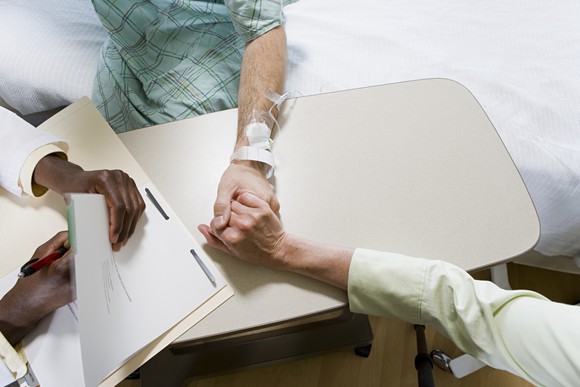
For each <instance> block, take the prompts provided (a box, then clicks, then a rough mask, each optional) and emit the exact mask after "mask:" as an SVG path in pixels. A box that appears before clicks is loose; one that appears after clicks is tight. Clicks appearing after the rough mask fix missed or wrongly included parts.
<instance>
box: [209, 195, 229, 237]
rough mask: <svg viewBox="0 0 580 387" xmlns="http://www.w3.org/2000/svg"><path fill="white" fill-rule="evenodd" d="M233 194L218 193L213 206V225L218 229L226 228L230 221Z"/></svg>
mask: <svg viewBox="0 0 580 387" xmlns="http://www.w3.org/2000/svg"><path fill="white" fill-rule="evenodd" d="M231 201H232V193H230V192H227V193H221V192H218V197H217V199H216V201H215V203H214V205H213V215H214V222H213V225H214V226H215V227H216V228H218V229H222V228H224V227H225V226H226V225H227V224H228V223H229V221H230V215H231V211H232V205H231Z"/></svg>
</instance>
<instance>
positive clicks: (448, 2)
mask: <svg viewBox="0 0 580 387" xmlns="http://www.w3.org/2000/svg"><path fill="white" fill-rule="evenodd" d="M71 1H72V0H67V1H64V2H58V1H56V0H30V1H29V2H18V1H13V0H2V1H0V10H2V7H5V9H10V12H12V15H15V16H13V17H12V18H11V20H10V23H11V25H13V26H15V27H13V28H12V27H11V28H12V29H8V30H6V28H8V24H4V25H3V26H4V29H2V28H0V55H1V56H2V60H1V61H0V75H2V74H3V75H2V76H1V77H0V86H2V83H4V82H5V81H7V79H8V78H11V79H12V78H13V77H12V75H11V74H17V75H18V78H15V79H18V81H17V82H12V83H11V85H12V86H11V87H12V89H13V90H17V91H18V92H19V93H21V94H19V95H18V98H17V99H18V101H19V102H18V103H19V105H18V106H17V107H18V110H20V111H21V112H26V113H28V112H34V111H37V110H38V109H37V106H25V105H26V101H27V98H29V97H30V95H28V94H27V93H28V91H25V90H27V89H28V88H36V89H37V90H38V93H37V98H36V100H35V99H34V98H32V97H30V98H29V99H30V100H31V101H36V103H37V105H38V103H39V102H38V101H39V100H41V103H42V104H43V106H44V107H45V108H47V109H48V108H51V107H56V106H59V105H62V104H63V103H70V102H72V101H73V100H74V99H76V98H77V96H81V95H90V94H91V84H90V82H88V81H87V80H86V79H87V74H88V73H90V72H92V71H94V63H96V61H97V56H98V46H99V42H100V41H102V40H104V37H105V35H104V33H103V31H99V29H98V28H95V20H96V17H95V15H94V12H91V11H90V8H89V7H91V4H90V1H89V0H82V1H75V2H74V3H75V8H74V9H75V12H74V13H61V11H62V10H63V9H64V8H67V7H70V6H71ZM44 2H49V3H50V7H49V9H48V10H45V11H43V12H46V15H49V14H50V15H61V17H60V18H59V17H57V16H54V17H53V16H51V17H52V18H53V19H52V23H51V24H50V27H47V26H46V23H47V22H49V21H50V20H47V19H46V18H44V19H43V18H42V17H41V16H39V12H38V11H39V10H41V9H42V6H43V5H42V3H44ZM33 4H36V5H33ZM15 7H16V8H18V7H20V8H21V9H20V10H18V9H16V8H15ZM83 7H84V8H83ZM27 9H29V10H30V13H31V14H32V15H33V18H30V19H26V20H23V21H22V23H19V21H18V20H17V18H18V17H20V18H22V17H24V15H27V14H28V12H27ZM69 9H70V8H69ZM285 13H286V16H287V23H286V30H287V35H288V46H289V68H288V80H287V89H288V90H296V91H298V92H300V93H301V94H302V95H311V94H317V93H324V92H331V91H337V90H345V89H352V88H358V87H364V86H372V85H378V84H385V83H394V82H401V81H408V80H413V79H423V78H449V79H453V80H455V81H458V82H460V83H462V84H463V85H464V86H465V87H467V88H468V89H469V90H470V91H471V92H472V93H473V95H474V96H475V97H476V98H477V99H478V101H479V102H480V103H481V105H482V107H483V109H484V110H485V111H486V112H487V114H488V115H489V117H490V119H491V122H492V123H493V124H494V126H495V127H496V129H497V131H498V132H499V134H500V136H501V138H502V139H503V141H504V143H505V145H506V147H507V149H508V151H509V152H510V154H511V156H512V158H513V159H514V162H515V164H516V166H517V167H518V169H519V171H520V173H521V175H522V177H523V179H524V181H525V183H526V185H527V187H528V189H529V191H530V194H531V196H532V199H533V201H534V203H535V205H536V208H537V211H538V214H539V217H540V222H541V228H542V233H541V238H540V241H539V243H538V245H537V246H536V250H537V251H539V252H541V253H543V254H546V255H568V256H576V257H579V256H580V23H578V21H579V20H580V2H578V1H577V0H559V1H557V2H554V1H548V0H514V1H509V2H505V1H501V0H489V1H485V2H484V1H481V2H465V1H462V0H440V1H437V2H434V1H427V0H409V1H389V0H361V1H358V2H354V3H353V2H347V1H344V0H300V1H299V2H297V3H295V4H292V5H290V6H288V7H286V10H285ZM4 15H5V16H6V15H7V13H4ZM1 16H2V15H0V17H1ZM71 17H72V18H74V25H72V26H71V25H68V24H67V22H66V20H69V19H70V18H71ZM31 21H36V22H31ZM41 21H42V23H40V22H41ZM23 25H24V26H26V29H24V30H23V29H22V26H23ZM18 26H20V29H19V31H21V32H20V37H21V38H22V36H26V39H27V40H30V41H29V42H27V43H26V46H23V47H18V48H19V49H18V50H16V51H14V46H13V43H11V42H13V40H14V39H13V37H11V36H10V32H11V31H14V29H15V28H17V27H18ZM35 26H37V27H35ZM38 26H40V27H38ZM0 27H1V26H0ZM27 31H28V33H27ZM71 31H74V32H73V33H71ZM49 32H50V34H49ZM22 34H25V35H22ZM48 36H54V37H57V39H56V41H50V42H48V41H46V39H47V37H48ZM71 36H73V37H74V38H75V41H79V42H85V43H84V44H82V45H81V46H82V47H79V46H78V45H77V44H75V43H74V42H71V40H70V38H71ZM63 37H66V39H65V40H64V46H63V45H62V40H63V39H64V38H63ZM35 39H37V40H38V41H36V40H35ZM59 39H60V41H61V45H60V46H59ZM32 40H35V41H36V43H37V46H38V44H40V47H45V48H48V49H46V50H42V51H38V50H36V51H33V50H28V51H27V50H25V49H24V48H25V47H33V46H34V45H33V43H34V42H33V41H32ZM39 42H40V43H39ZM58 47H61V48H58ZM9 50H11V51H9ZM55 51H56V53H57V54H58V55H54V53H55ZM7 52H10V53H11V55H17V56H18V61H16V60H15V57H10V58H8V57H7V56H6V54H7ZM91 57H94V63H93V62H92V60H91V59H90V58H91ZM8 59H10V61H9V60H8ZM8 62H10V63H11V66H12V67H11V68H10V71H5V70H6V66H5V64H6V63H8ZM17 63H24V64H31V63H35V64H37V65H40V66H41V68H42V70H43V71H42V72H41V73H40V74H28V73H29V72H33V71H35V70H32V67H33V66H29V65H26V66H24V65H18V64H17ZM49 68H51V69H52V70H51V71H52V72H54V74H56V76H51V75H47V72H46V70H47V69H49ZM51 74H52V73H51ZM67 74H68V75H67ZM74 74H76V75H78V76H79V77H80V78H78V79H83V81H82V82H79V81H73V82H72V84H71V83H70V81H71V80H73V79H74V77H73V76H72V75H74ZM59 77H62V79H63V80H62V82H61V81H59V79H60V78H59ZM88 78H89V79H90V78H91V77H88ZM28 80H30V82H29V83H26V82H27V81H28ZM55 81H57V83H59V84H62V85H61V86H64V87H60V89H59V88H57V87H56V86H54V85H53V83H54V82H55ZM4 89H6V87H4ZM55 89H56V90H55ZM61 89H62V90H61ZM53 90H55V92H54V93H51V91H53ZM83 90H84V91H83ZM3 93H4V94H3ZM6 93H7V92H6V90H3V89H2V87H0V98H4V99H5V100H6V101H7V102H9V103H10V101H14V97H15V95H14V93H15V92H13V93H12V95H6ZM38 95H40V98H38ZM25 97H26V98H25ZM51 102H53V104H52V105H54V106H52V105H51ZM14 105H15V104H13V107H14ZM506 216H509V214H506ZM490 243H492V242H490Z"/></svg>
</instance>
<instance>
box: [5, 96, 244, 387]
mask: <svg viewBox="0 0 580 387" xmlns="http://www.w3.org/2000/svg"><path fill="white" fill-rule="evenodd" d="M41 128H42V129H43V130H46V131H48V132H50V133H53V134H55V135H56V136H58V137H60V138H62V139H64V140H66V141H67V142H68V143H69V146H70V152H69V159H70V160H71V161H72V162H75V163H78V164H80V165H81V166H83V168H85V169H122V170H124V171H125V172H127V173H128V174H129V175H130V176H131V177H132V178H133V179H134V180H135V182H136V184H137V186H138V187H139V189H140V190H141V192H142V194H143V198H144V200H145V202H146V204H147V209H146V211H145V213H144V215H143V216H142V219H140V221H139V223H138V226H137V229H136V231H135V234H134V235H133V237H132V238H131V239H130V241H129V242H128V243H127V245H126V246H124V248H123V249H122V250H121V251H120V252H113V251H112V249H111V246H110V243H109V241H108V211H107V208H106V204H105V203H104V198H103V197H102V196H100V195H88V194H71V195H69V197H68V203H69V206H68V208H69V223H70V225H69V226H70V235H69V238H70V239H71V242H72V244H73V249H74V252H75V260H74V262H75V264H74V266H75V273H76V278H75V281H76V290H77V296H78V298H77V302H76V303H73V304H71V305H68V306H65V307H63V308H60V309H59V310H57V311H56V312H55V313H53V314H52V315H51V316H48V317H47V318H46V319H44V320H43V321H41V323H40V324H39V325H38V326H37V328H36V329H35V330H34V331H33V332H32V333H31V334H30V335H28V336H27V337H26V338H25V339H24V340H23V343H24V346H25V351H26V354H27V357H28V360H29V363H30V364H31V367H32V370H33V371H34V373H35V375H36V377H37V378H38V380H39V382H40V384H41V385H42V386H43V387H50V386H64V385H74V386H82V385H86V386H96V385H101V386H112V385H115V384H117V383H119V382H120V381H121V380H123V379H124V378H125V377H126V376H127V375H129V374H130V373H131V372H133V371H134V370H135V369H137V368H138V367H139V366H140V365H142V364H144V363H145V362H146V361H147V360H148V359H150V358H151V357H153V356H154V355H155V354H156V353H158V352H159V351H160V350H162V349H163V348H165V347H166V346H167V345H169V344H170V343H171V342H173V341H174V340H175V339H176V338H177V337H179V336H180V335H181V334H183V333H184V332H185V331H187V330H189V329H190V328H191V327H192V326H194V325H195V324H196V323H197V322H199V321H200V320H201V319H203V318H204V317H205V316H206V315H208V314H209V313H211V311H212V310H214V309H215V308H217V307H218V306H219V305H220V304H221V303H223V302H224V301H226V300H227V299H228V298H230V297H231V296H232V295H233V291H232V289H231V287H230V286H229V285H228V284H227V283H226V281H225V280H224V278H223V277H222V276H221V274H220V273H219V271H218V270H217V268H216V267H215V266H214V265H213V264H212V262H211V260H210V259H209V258H208V257H207V256H206V255H205V254H204V252H203V250H202V249H201V247H200V246H199V245H198V244H197V242H196V241H195V239H194V238H193V237H192V236H191V234H190V233H189V231H188V230H187V229H186V228H185V226H184V225H183V223H182V222H181V221H180V220H179V218H178V217H177V216H176V214H175V213H174V212H173V211H172V209H171V207H170V206H169V204H168V203H167V202H165V200H164V198H163V197H162V195H161V194H160V193H159V191H158V190H157V188H156V187H155V186H154V184H153V183H152V182H151V181H150V180H149V179H148V177H147V175H146V174H145V172H144V171H143V170H142V169H141V167H140V166H139V165H138V163H137V162H136V161H135V159H134V158H133V157H132V155H131V154H130V153H129V151H128V150H127V149H126V148H125V146H124V145H123V143H122V142H121V141H120V140H119V138H118V137H117V135H116V134H115V133H114V132H113V131H112V130H111V128H110V127H109V126H108V124H107V122H106V121H105V120H104V119H103V118H102V117H101V115H100V114H99V112H98V111H97V110H96V109H95V107H94V106H93V105H92V104H91V102H90V100H88V99H87V98H84V99H82V100H80V101H78V102H76V103H74V104H73V105H71V106H69V107H68V108H66V109H64V110H63V111H61V112H60V113H58V114H57V115H56V116H54V117H52V118H51V119H50V120H48V121H47V122H46V123H44V124H43V125H42V126H41ZM0 211H1V212H2V214H3V216H2V218H0V230H1V232H2V235H3V237H4V238H6V239H5V240H7V241H13V243H9V244H8V245H9V246H7V249H6V253H7V254H6V257H8V259H6V260H4V261H2V263H1V266H0V274H1V275H8V277H5V278H4V279H3V281H2V282H7V283H9V282H11V281H15V279H16V278H15V272H14V270H15V269H17V268H18V267H19V266H20V265H22V263H24V262H25V261H26V260H28V259H29V258H30V256H31V254H32V253H33V252H34V250H35V249H36V247H37V246H39V245H40V244H42V243H44V242H45V241H46V240H48V239H49V238H50V237H51V236H52V235H54V234H55V233H56V232H57V231H60V230H62V229H66V228H67V220H66V213H67V209H66V206H65V204H64V201H63V200H62V198H60V197H59V196H58V195H55V194H54V193H48V194H47V195H45V197H43V198H40V199H36V200H34V199H31V198H20V199H19V198H14V197H11V196H10V195H9V194H7V193H5V192H1V193H0ZM23 239H25V240H26V243H18V242H17V241H22V240H23ZM13 277H14V278H13ZM12 283H13V282H12Z"/></svg>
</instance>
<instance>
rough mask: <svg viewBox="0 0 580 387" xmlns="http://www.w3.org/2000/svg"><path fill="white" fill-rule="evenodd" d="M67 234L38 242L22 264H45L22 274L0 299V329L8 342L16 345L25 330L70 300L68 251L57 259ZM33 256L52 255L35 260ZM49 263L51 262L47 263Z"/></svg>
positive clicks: (71, 296) (65, 245)
mask: <svg viewBox="0 0 580 387" xmlns="http://www.w3.org/2000/svg"><path fill="white" fill-rule="evenodd" d="M67 236H68V233H67V232H66V231H63V232H60V233H58V234H56V235H55V236H53V237H52V238H51V239H50V240H48V241H47V242H45V243H43V244H42V245H40V246H39V247H38V248H37V249H36V251H35V252H34V254H33V255H32V256H33V257H34V258H33V259H31V260H30V261H29V262H27V264H26V265H25V267H27V266H29V265H30V264H32V262H31V261H34V262H39V261H43V263H42V264H41V266H42V265H44V266H43V268H42V267H41V268H38V266H36V265H35V267H36V268H37V269H38V270H37V272H36V274H34V275H28V276H25V277H21V278H20V279H19V280H18V281H16V283H15V285H14V286H13V287H12V289H10V290H9V291H8V292H7V293H6V294H5V295H4V297H2V299H0V330H1V331H2V333H3V334H4V336H5V337H6V338H7V339H8V341H9V342H10V343H11V344H15V343H17V342H18V341H20V339H22V337H23V336H24V335H25V334H26V333H28V332H29V331H30V330H31V329H32V328H33V327H34V326H35V325H36V323H37V322H38V321H39V320H40V319H41V318H42V317H44V316H46V315H47V314H48V313H50V312H52V311H54V310H56V309H58V308H59V307H61V306H63V305H66V304H68V303H69V302H71V301H72V300H73V292H72V286H71V280H70V270H69V264H70V259H71V254H70V253H68V252H66V253H65V254H64V255H63V256H62V257H61V258H56V256H58V255H59V254H60V253H61V252H62V251H63V250H61V251H60V252H58V253H57V254H55V255H53V254H52V253H54V252H57V251H58V250H59V249H60V248H64V251H66V248H67V247H68V243H67ZM36 257H44V258H47V257H51V258H48V259H43V258H41V259H38V260H36V259H35V258H36ZM48 262H51V263H50V265H48Z"/></svg>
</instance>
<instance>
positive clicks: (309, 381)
mask: <svg viewBox="0 0 580 387" xmlns="http://www.w3.org/2000/svg"><path fill="white" fill-rule="evenodd" d="M508 269H509V278H510V284H511V286H512V287H513V288H514V289H516V288H517V289H532V290H536V291H538V292H540V293H542V294H544V295H545V296H547V297H548V298H550V299H552V300H554V301H559V302H565V303H577V302H578V301H579V300H580V281H579V280H578V279H579V277H578V275H573V274H566V273H560V272H553V271H548V270H544V269H537V268H532V267H527V266H523V265H515V264H509V265H508ZM474 277H476V278H478V279H488V278H489V271H483V272H479V273H475V274H474ZM370 320H371V325H372V327H373V332H374V335H375V337H374V340H373V347H372V351H371V354H370V356H369V357H368V358H362V357H358V356H356V355H354V353H353V350H352V349H350V348H348V349H344V350H339V351H334V352H331V353H326V354H323V355H319V356H314V357H309V358H306V359H301V360H294V361H289V362H285V363H281V364H277V365H269V366H261V367H258V368H254V369H249V370H244V371H238V372H233V373H228V374H225V375H220V376H215V377H212V378H206V379H201V380H195V381H190V382H189V383H185V384H184V386H187V387H260V386H268V387H325V386H329V387H330V386H332V387H342V386H344V387H347V386H348V387H358V386H365V387H375V386H377V387H378V386H405V387H406V386H409V387H411V386H417V374H416V371H415V368H414V363H413V361H414V357H415V354H416V341H415V331H414V329H413V327H412V326H411V325H410V324H406V323H403V322H401V321H398V320H395V319H388V318H375V317H371V319H370ZM426 336H427V343H428V346H429V348H430V349H434V348H441V349H443V350H444V351H445V352H447V353H448V354H449V355H450V356H452V357H454V356H457V355H460V354H461V352H460V351H458V350H457V348H456V347H455V346H454V345H453V343H451V342H450V341H449V340H447V339H446V338H445V337H443V336H441V335H439V334H438V333H437V332H435V331H433V330H431V329H427V331H426ZM434 378H435V383H436V385H437V386H446V387H447V386H450V387H454V386H470V387H478V386H494V387H508V386H509V387H520V386H530V384H529V383H527V382H525V381H523V380H522V379H520V378H518V377H515V376H513V375H511V374H508V373H506V372H503V371H498V370H494V369H491V368H489V367H485V368H483V369H482V370H479V371H477V372H475V373H473V374H471V375H469V376H466V377H465V378H463V379H456V378H454V377H453V376H452V375H450V374H447V373H445V372H443V371H441V370H439V369H437V368H435V369H434ZM121 386H122V387H138V386H140V383H139V382H138V381H125V382H123V383H122V384H121ZM163 387H165V386H163Z"/></svg>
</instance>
